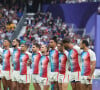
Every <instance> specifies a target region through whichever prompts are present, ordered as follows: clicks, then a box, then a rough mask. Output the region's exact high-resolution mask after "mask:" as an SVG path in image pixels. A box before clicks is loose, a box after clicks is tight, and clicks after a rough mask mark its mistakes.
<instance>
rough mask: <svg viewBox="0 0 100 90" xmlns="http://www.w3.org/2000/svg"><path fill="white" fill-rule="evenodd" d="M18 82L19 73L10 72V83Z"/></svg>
mask: <svg viewBox="0 0 100 90" xmlns="http://www.w3.org/2000/svg"><path fill="white" fill-rule="evenodd" d="M19 80H20V71H13V72H12V81H17V82H19Z"/></svg>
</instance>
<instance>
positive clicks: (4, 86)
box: [2, 77, 8, 90]
mask: <svg viewBox="0 0 100 90" xmlns="http://www.w3.org/2000/svg"><path fill="white" fill-rule="evenodd" d="M2 83H3V88H4V90H7V87H8V85H7V80H6V79H5V77H3V78H2Z"/></svg>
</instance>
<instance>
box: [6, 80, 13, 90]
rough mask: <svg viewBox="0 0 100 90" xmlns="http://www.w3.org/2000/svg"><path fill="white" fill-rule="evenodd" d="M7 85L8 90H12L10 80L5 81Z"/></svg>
mask: <svg viewBox="0 0 100 90" xmlns="http://www.w3.org/2000/svg"><path fill="white" fill-rule="evenodd" d="M7 85H8V87H9V90H12V81H11V80H7Z"/></svg>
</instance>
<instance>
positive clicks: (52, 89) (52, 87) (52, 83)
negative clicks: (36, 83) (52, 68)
mask: <svg viewBox="0 0 100 90" xmlns="http://www.w3.org/2000/svg"><path fill="white" fill-rule="evenodd" d="M51 90H54V82H51Z"/></svg>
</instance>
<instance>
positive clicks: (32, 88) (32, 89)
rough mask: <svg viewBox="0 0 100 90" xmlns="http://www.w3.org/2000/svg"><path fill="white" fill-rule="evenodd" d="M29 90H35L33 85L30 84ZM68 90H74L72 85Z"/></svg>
mask: <svg viewBox="0 0 100 90" xmlns="http://www.w3.org/2000/svg"><path fill="white" fill-rule="evenodd" d="M2 88H3V85H2ZM29 90H34V87H33V85H32V84H30V89H29ZM68 90H72V88H71V85H70V84H69V85H68Z"/></svg>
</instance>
